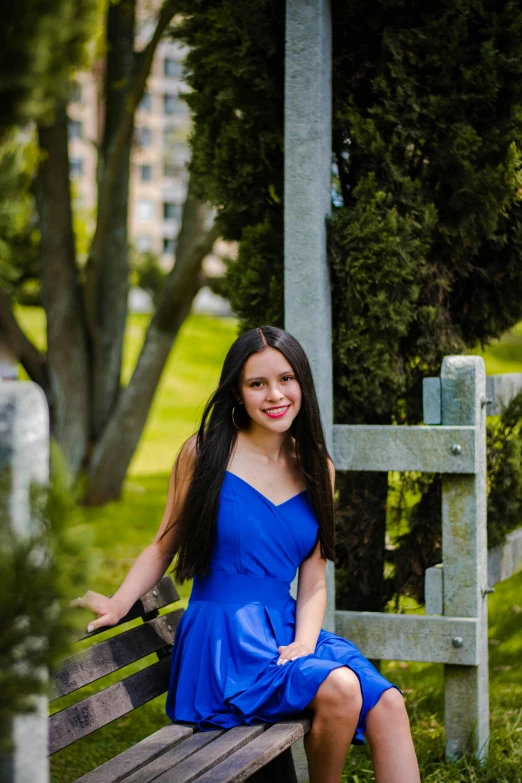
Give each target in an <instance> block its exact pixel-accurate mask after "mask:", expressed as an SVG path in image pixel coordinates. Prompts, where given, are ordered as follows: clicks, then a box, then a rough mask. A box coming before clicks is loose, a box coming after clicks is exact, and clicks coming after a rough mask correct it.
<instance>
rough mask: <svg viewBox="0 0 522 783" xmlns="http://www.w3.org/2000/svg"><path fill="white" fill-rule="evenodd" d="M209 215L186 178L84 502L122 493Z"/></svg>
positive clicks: (208, 235) (205, 247)
mask: <svg viewBox="0 0 522 783" xmlns="http://www.w3.org/2000/svg"><path fill="white" fill-rule="evenodd" d="M209 217H210V210H209V208H208V206H207V205H206V204H204V203H202V202H201V201H198V200H197V199H195V198H194V197H193V195H192V186H191V184H190V183H189V189H188V193H187V199H186V202H185V206H184V209H183V220H182V225H181V230H180V235H179V239H178V247H177V252H176V263H175V265H174V267H173V269H172V271H171V272H170V274H169V276H168V277H167V280H166V281H165V285H164V287H163V290H162V293H161V298H160V301H159V303H158V307H157V310H156V313H155V314H154V317H153V318H152V321H151V323H150V326H149V328H148V331H147V336H146V338H145V342H144V345H143V348H142V351H141V354H140V357H139V359H138V363H137V365H136V368H135V370H134V373H133V376H132V378H131V380H130V383H129V385H128V386H127V388H126V389H125V390H124V391H123V392H122V393H121V395H120V397H119V400H118V403H117V405H116V409H115V410H114V412H113V415H112V416H111V419H110V421H109V423H108V425H107V427H106V429H105V431H104V433H103V436H102V438H101V439H100V440H99V442H98V443H97V444H96V447H95V449H94V451H93V454H92V459H91V463H90V469H89V483H88V488H87V491H86V495H85V498H84V502H85V503H88V504H92V505H98V504H102V503H106V502H108V501H109V500H117V499H118V498H120V497H121V491H122V485H123V481H124V479H125V475H126V473H127V469H128V467H129V464H130V461H131V459H132V456H133V454H134V452H135V450H136V447H137V445H138V442H139V439H140V437H141V434H142V432H143V428H144V426H145V423H146V421H147V417H148V414H149V410H150V407H151V404H152V401H153V399H154V395H155V392H156V389H157V386H158V383H159V381H160V378H161V374H162V372H163V369H164V367H165V363H166V361H167V359H168V356H169V353H170V350H171V348H172V345H173V343H174V340H175V339H176V336H177V334H178V331H179V329H180V327H181V325H182V324H183V321H184V320H185V318H186V317H187V315H188V314H189V312H190V307H191V304H192V300H193V299H194V296H195V295H196V293H197V291H198V289H199V287H200V281H199V276H200V271H201V264H202V261H203V259H204V258H205V256H206V255H207V254H208V253H209V252H210V251H211V249H212V246H213V244H214V242H215V240H216V239H217V237H218V232H217V230H216V228H215V227H214V226H212V227H211V228H210V229H207V228H206V225H207V223H208V221H209Z"/></svg>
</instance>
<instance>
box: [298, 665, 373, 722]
mask: <svg viewBox="0 0 522 783" xmlns="http://www.w3.org/2000/svg"><path fill="white" fill-rule="evenodd" d="M310 706H311V707H313V708H314V709H316V710H318V709H324V710H325V711H328V712H330V713H332V714H333V713H335V714H339V713H345V712H347V713H352V712H357V713H359V712H360V710H361V707H362V694H361V686H360V683H359V680H358V678H357V675H355V674H354V673H353V671H352V670H351V669H349V668H348V667H346V666H341V667H339V668H337V669H333V670H332V671H331V672H330V674H329V675H328V676H327V677H326V679H325V680H324V681H323V683H322V684H321V687H320V688H319V690H318V691H317V695H316V697H315V699H314V700H313V701H312V702H311V703H310Z"/></svg>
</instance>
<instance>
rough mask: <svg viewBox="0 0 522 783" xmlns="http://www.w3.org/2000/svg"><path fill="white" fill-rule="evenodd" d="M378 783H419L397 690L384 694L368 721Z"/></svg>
mask: <svg viewBox="0 0 522 783" xmlns="http://www.w3.org/2000/svg"><path fill="white" fill-rule="evenodd" d="M366 738H367V740H368V742H369V743H370V749H371V752H372V760H373V769H374V772H375V780H376V783H420V775H419V765H418V764H417V756H416V755H415V748H414V747H413V740H412V738H411V732H410V722H409V720H408V713H407V712H406V707H405V705H404V698H403V697H402V696H401V694H400V693H399V691H398V690H397V689H396V688H389V689H388V690H386V691H384V693H383V694H382V696H381V698H380V699H379V701H378V702H377V704H376V705H375V707H372V709H371V710H369V711H368V715H367V718H366Z"/></svg>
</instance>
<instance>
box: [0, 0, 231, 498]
mask: <svg viewBox="0 0 522 783" xmlns="http://www.w3.org/2000/svg"><path fill="white" fill-rule="evenodd" d="M137 8H138V3H137V0H118V2H111V3H110V4H109V5H108V8H107V10H106V17H105V23H104V30H105V34H106V45H105V52H106V53H105V56H104V63H103V69H104V74H105V78H104V88H103V96H102V100H103V112H102V114H103V116H104V127H103V133H102V138H101V142H100V146H99V165H98V182H97V187H98V206H97V218H96V226H95V231H94V236H93V238H92V242H91V244H90V249H89V253H88V259H87V263H86V265H85V267H84V268H81V267H80V266H79V264H78V261H77V258H76V253H75V243H74V229H73V213H72V207H71V189H70V181H69V161H68V145H67V141H68V139H67V106H66V99H65V97H64V94H63V93H62V98H61V100H57V101H56V104H55V108H54V113H53V117H52V121H48V120H43V121H41V122H39V123H38V141H39V147H40V150H41V152H42V162H41V165H40V167H39V171H38V176H37V181H36V196H37V203H38V209H39V216H40V230H41V243H40V261H41V269H42V296H43V303H44V307H45V310H46V314H47V342H48V348H47V353H46V355H45V356H42V355H41V354H39V353H38V352H37V351H36V349H35V348H34V346H30V349H28V350H29V352H30V354H31V358H32V361H26V355H27V352H26V353H23V352H21V351H20V350H18V351H17V355H18V356H19V357H20V360H21V361H22V362H23V364H24V366H25V368H26V370H27V372H28V373H29V375H30V377H31V378H32V379H33V380H35V381H36V382H38V383H39V384H40V385H41V386H42V387H43V388H44V390H45V392H46V394H47V397H48V400H49V405H50V410H51V421H52V430H53V433H54V435H55V437H56V438H57V440H58V442H59V443H60V445H61V447H62V448H63V450H64V453H65V455H66V457H67V460H68V463H69V465H70V467H71V469H72V472H73V474H74V475H75V476H80V475H82V476H84V477H85V479H86V481H85V495H84V502H86V503H103V502H105V501H107V500H109V499H116V498H118V497H119V496H120V494H121V487H122V483H123V480H124V477H125V474H126V471H127V468H128V465H129V463H130V460H131V458H132V455H133V453H134V451H135V449H136V446H137V444H138V441H139V438H140V435H141V432H142V430H143V427H144V424H145V421H146V419H147V415H148V412H149V409H150V405H151V403H152V400H153V397H154V393H155V390H156V387H157V383H158V381H159V379H160V376H161V373H162V370H163V368H164V365H165V362H166V360H167V358H168V355H169V352H170V349H171V347H172V344H173V342H174V340H175V338H176V335H177V333H178V331H179V328H180V326H181V325H182V323H183V321H184V319H185V318H186V316H187V315H188V313H189V311H190V306H191V303H192V300H193V298H194V296H195V294H196V293H197V291H198V289H199V287H200V270H201V263H202V260H203V258H204V257H205V256H206V255H207V254H208V253H209V252H210V250H211V248H212V246H213V243H214V241H215V240H216V238H217V236H218V233H217V229H216V227H215V226H214V225H213V221H212V211H211V210H210V208H209V207H208V206H207V204H206V202H205V201H204V200H202V199H198V198H196V197H195V196H194V184H193V182H192V181H191V182H189V186H188V194H187V198H186V202H185V205H184V208H183V213H182V225H181V229H180V234H179V237H178V242H177V248H176V263H175V265H174V266H173V268H172V270H171V272H170V273H169V274H168V275H167V276H166V279H165V283H164V286H163V289H162V291H161V293H160V295H159V297H158V303H157V307H156V310H155V313H154V315H153V317H152V320H151V322H150V325H149V327H148V331H147V335H146V339H145V342H144V345H143V348H142V351H141V354H140V357H139V359H138V362H137V365H136V368H135V370H134V373H133V375H132V378H131V380H130V382H129V384H128V386H127V387H125V388H121V380H120V379H121V362H122V345H123V334H124V328H125V320H126V315H127V294H128V278H129V250H128V236H127V210H128V188H129V165H130V154H131V147H132V141H133V132H134V116H135V111H136V107H137V105H138V104H139V102H140V100H141V98H142V97H143V94H144V91H145V86H146V83H147V78H148V76H149V72H150V68H151V65H152V61H153V58H154V54H155V52H156V49H157V46H158V43H159V41H160V40H161V39H162V37H163V36H164V35H165V34H166V33H167V31H168V30H169V27H170V26H171V25H172V22H173V19H174V16H175V13H176V12H177V10H178V7H177V3H176V2H174V0H164V2H163V3H161V5H160V6H159V9H158V12H157V16H156V17H155V19H154V25H153V32H152V35H151V37H150V39H149V40H148V42H147V43H146V44H145V45H144V46H142V47H141V48H139V45H138V44H137V36H136V27H137V18H136V16H137ZM0 306H1V309H0V319H1V320H2V321H3V322H4V323H9V325H10V328H9V330H8V334H9V337H10V340H11V343H12V345H13V347H14V348H18V346H20V345H22V344H23V345H26V346H27V343H28V341H27V338H26V337H25V335H23V333H22V331H21V329H20V327H19V325H18V324H17V323H16V320H15V318H14V316H13V314H12V311H11V309H10V307H9V301H8V299H7V298H6V297H4V298H3V299H2V300H0Z"/></svg>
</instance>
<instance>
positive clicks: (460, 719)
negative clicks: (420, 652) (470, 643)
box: [441, 356, 489, 759]
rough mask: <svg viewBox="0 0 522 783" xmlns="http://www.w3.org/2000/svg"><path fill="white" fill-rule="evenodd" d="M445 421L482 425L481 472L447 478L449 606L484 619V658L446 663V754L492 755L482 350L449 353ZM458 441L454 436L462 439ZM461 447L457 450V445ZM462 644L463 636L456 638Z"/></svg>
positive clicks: (444, 373)
mask: <svg viewBox="0 0 522 783" xmlns="http://www.w3.org/2000/svg"><path fill="white" fill-rule="evenodd" d="M441 398H442V424H445V425H470V426H473V427H476V443H475V448H476V455H477V466H478V469H477V473H476V474H473V475H470V474H464V475H456V474H453V475H449V474H446V475H445V476H444V478H443V485H442V553H443V563H444V596H443V604H444V614H445V615H447V616H451V617H476V618H477V620H478V642H477V644H478V650H477V659H478V665H477V666H454V665H446V666H445V670H444V672H445V684H444V688H445V725H446V754H447V756H448V757H449V758H450V759H454V758H456V757H458V756H460V755H462V754H464V753H470V752H472V753H474V754H475V755H476V756H477V757H478V758H481V759H483V758H485V757H486V756H487V750H488V736H489V700H488V641H487V629H488V617H487V594H486V593H485V589H486V588H487V529H486V405H485V401H486V371H485V367H484V361H483V359H482V358H481V357H479V356H446V357H445V358H444V360H443V362H442V369H441ZM458 445H459V444H454V446H452V449H453V448H454V447H457V446H458ZM453 453H455V452H453ZM453 643H454V644H455V645H458V643H459V640H458V639H455V640H454V642H453Z"/></svg>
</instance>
